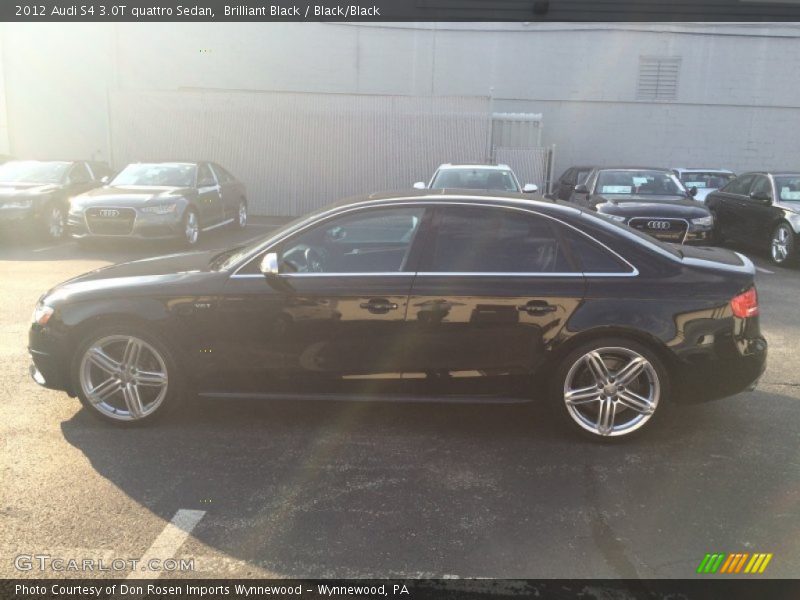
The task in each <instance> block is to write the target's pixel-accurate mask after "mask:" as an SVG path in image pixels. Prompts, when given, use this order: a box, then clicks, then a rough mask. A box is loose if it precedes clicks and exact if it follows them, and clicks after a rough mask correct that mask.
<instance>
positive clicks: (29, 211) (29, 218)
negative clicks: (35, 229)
mask: <svg viewBox="0 0 800 600" xmlns="http://www.w3.org/2000/svg"><path fill="white" fill-rule="evenodd" d="M35 220H36V212H35V210H34V208H33V206H29V207H25V208H6V207H4V206H0V227H2V226H14V225H20V224H25V225H27V224H31V223H33V222H34V221H35Z"/></svg>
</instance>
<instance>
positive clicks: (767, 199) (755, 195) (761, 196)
mask: <svg viewBox="0 0 800 600" xmlns="http://www.w3.org/2000/svg"><path fill="white" fill-rule="evenodd" d="M750 198H751V199H752V200H754V201H756V202H758V203H760V204H772V196H770V195H769V194H768V193H767V192H752V193H751V194H750Z"/></svg>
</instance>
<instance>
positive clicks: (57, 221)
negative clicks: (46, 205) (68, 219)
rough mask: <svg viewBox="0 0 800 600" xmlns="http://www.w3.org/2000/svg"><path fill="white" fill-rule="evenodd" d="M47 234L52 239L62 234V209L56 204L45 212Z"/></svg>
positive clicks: (59, 237)
mask: <svg viewBox="0 0 800 600" xmlns="http://www.w3.org/2000/svg"><path fill="white" fill-rule="evenodd" d="M47 235H49V236H50V237H51V238H52V239H54V240H57V239H61V238H62V237H63V236H64V211H63V210H61V207H60V206H58V205H57V204H54V205H53V206H51V207H50V210H49V211H48V213H47Z"/></svg>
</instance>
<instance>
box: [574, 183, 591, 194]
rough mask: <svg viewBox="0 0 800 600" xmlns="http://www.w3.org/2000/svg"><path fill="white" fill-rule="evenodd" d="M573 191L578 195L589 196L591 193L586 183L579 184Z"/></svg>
mask: <svg viewBox="0 0 800 600" xmlns="http://www.w3.org/2000/svg"><path fill="white" fill-rule="evenodd" d="M573 191H574V192H575V193H576V194H588V193H589V188H588V187H586V184H585V183H579V184H578V185H576V186H575V189H574V190H573Z"/></svg>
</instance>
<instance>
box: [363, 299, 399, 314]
mask: <svg viewBox="0 0 800 600" xmlns="http://www.w3.org/2000/svg"><path fill="white" fill-rule="evenodd" d="M359 306H360V307H361V308H364V309H366V310H368V311H369V312H371V313H373V314H376V315H382V314H385V313H387V312H389V311H390V310H397V309H398V308H399V306H398V305H397V304H396V303H395V302H389V301H388V300H387V299H386V298H372V299H371V300H369V301H368V302H362V303H361V304H359Z"/></svg>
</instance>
